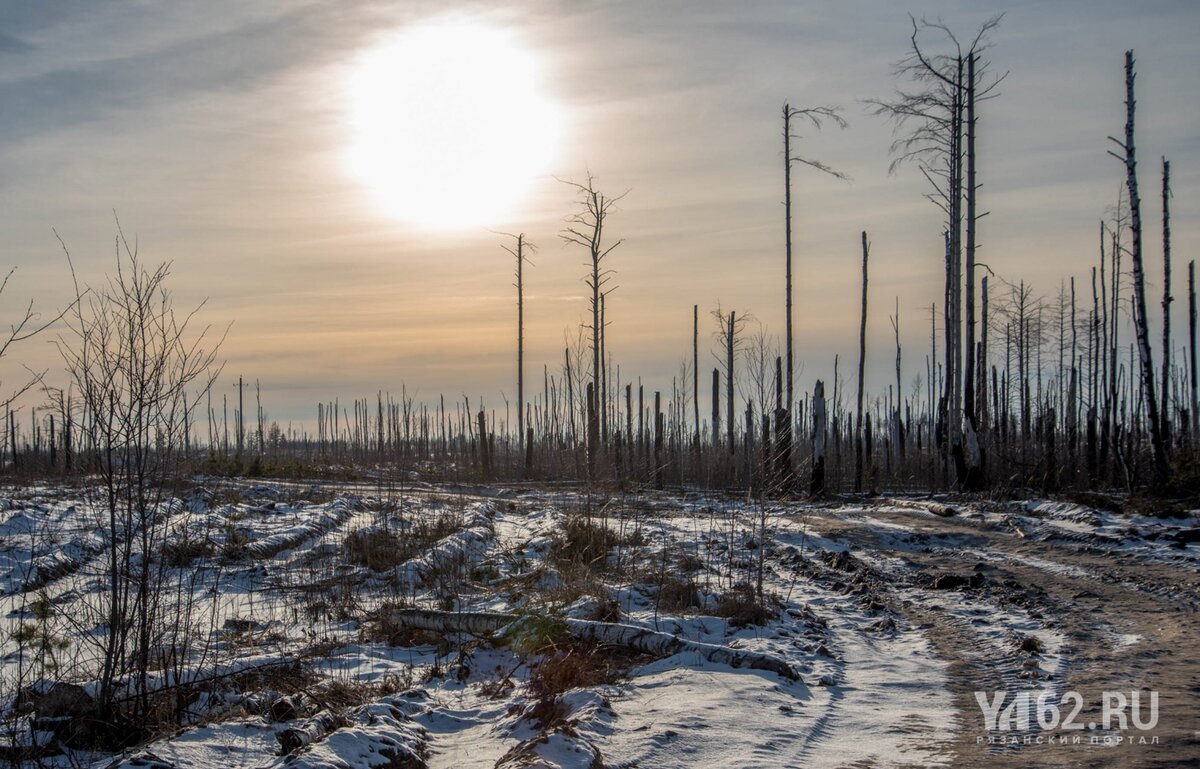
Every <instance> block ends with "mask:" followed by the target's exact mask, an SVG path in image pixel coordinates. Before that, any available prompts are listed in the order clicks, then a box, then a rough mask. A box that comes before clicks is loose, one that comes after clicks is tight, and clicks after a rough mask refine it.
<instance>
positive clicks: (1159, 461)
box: [1108, 50, 1169, 488]
mask: <svg viewBox="0 0 1200 769" xmlns="http://www.w3.org/2000/svg"><path fill="white" fill-rule="evenodd" d="M1135 78H1136V74H1135V72H1134V67H1133V51H1131V50H1130V51H1126V52H1125V138H1124V141H1121V140H1119V139H1117V138H1115V137H1112V136H1110V137H1108V138H1109V140H1111V141H1112V142H1113V143H1114V144H1116V145H1117V146H1118V147H1120V148H1121V151H1122V154H1117V153H1115V152H1113V151H1111V150H1110V151H1109V154H1110V155H1112V156H1113V157H1115V158H1117V159H1118V160H1120V161H1121V162H1122V163H1123V164H1124V165H1125V186H1126V188H1127V189H1128V190H1129V217H1130V222H1129V226H1130V247H1129V258H1130V262H1131V263H1132V267H1133V321H1134V332H1135V334H1136V336H1137V346H1138V354H1139V357H1140V359H1141V370H1142V377H1141V384H1142V394H1141V398H1142V400H1143V401H1144V403H1145V407H1146V418H1147V421H1149V423H1150V445H1151V449H1152V451H1153V453H1154V476H1153V483H1154V486H1155V487H1156V488H1162V487H1163V486H1165V485H1166V483H1167V479H1168V475H1169V467H1168V465H1167V447H1166V443H1165V441H1164V440H1163V429H1162V422H1161V421H1160V419H1159V414H1158V398H1157V397H1156V396H1155V392H1154V390H1155V382H1154V360H1153V356H1152V353H1151V350H1150V329H1149V326H1148V323H1147V320H1146V277H1145V268H1144V265H1143V255H1142V199H1141V196H1140V195H1139V193H1138V181H1137V153H1136V150H1135V147H1134V141H1133V139H1134V113H1135V109H1136V101H1135V100H1134V89H1133V82H1134V79H1135Z"/></svg>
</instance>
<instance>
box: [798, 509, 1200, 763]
mask: <svg viewBox="0 0 1200 769" xmlns="http://www.w3.org/2000/svg"><path fill="white" fill-rule="evenodd" d="M938 512H939V513H942V515H935V514H932V513H931V512H928V511H924V510H921V509H920V506H919V505H916V506H913V505H910V504H908V503H903V504H889V503H888V502H886V501H885V502H881V503H880V504H877V505H873V506H866V507H855V508H845V507H842V508H832V509H829V510H824V511H820V512H819V513H816V514H809V515H805V516H804V517H803V521H804V523H805V525H806V526H807V527H809V528H810V529H811V530H812V531H813V532H814V534H817V535H820V536H822V537H824V538H827V539H828V540H830V541H834V542H839V543H843V544H845V545H846V546H847V547H848V548H849V557H847V558H846V559H844V560H845V561H847V562H849V563H844V564H842V565H843V567H844V568H845V570H846V571H848V572H851V573H858V574H859V575H860V577H859V579H860V580H861V581H863V582H865V583H866V584H867V585H868V586H869V587H868V590H869V592H870V595H871V598H872V600H874V601H877V602H879V603H880V604H882V605H885V606H887V607H888V609H889V610H890V611H891V612H892V613H894V615H896V616H897V618H898V620H899V618H903V619H902V620H900V621H906V622H908V623H911V624H912V625H913V626H915V627H918V628H922V629H924V630H925V631H926V633H927V635H928V637H929V638H930V639H931V641H932V643H933V647H934V649H935V650H936V654H937V655H938V656H939V657H940V658H941V659H942V660H944V661H945V662H946V663H948V666H949V667H948V671H949V676H948V681H949V686H950V689H951V691H952V694H953V701H954V703H955V707H956V710H957V719H958V723H957V724H956V727H957V728H956V729H955V730H954V731H955V734H956V735H957V736H956V738H955V742H954V745H953V746H952V747H953V760H952V763H953V765H955V766H963V767H976V766H998V767H1025V766H1051V767H1060V766H1061V767H1138V766H1197V765H1200V659H1198V658H1200V611H1198V610H1200V569H1198V564H1200V555H1198V553H1197V551H1198V548H1197V546H1196V545H1195V544H1194V543H1192V544H1189V540H1194V532H1195V529H1194V526H1195V521H1194V519H1193V520H1188V519H1183V520H1170V521H1160V520H1158V519H1155V518H1148V517H1144V516H1125V515H1121V514H1119V513H1114V512H1100V511H1096V510H1093V509H1091V508H1086V507H1083V506H1077V505H1070V504H1063V503H1040V504H1039V503H1025V504H1019V505H1018V504H999V503H995V504H984V505H981V506H974V505H972V506H966V505H964V506H959V507H956V508H952V509H951V510H946V509H938ZM947 512H953V513H954V514H952V515H945V513H947ZM862 575H866V577H867V578H866V579H862ZM1022 623H1024V624H1022ZM1022 627H1024V630H1022V629H1021V628H1022ZM1026 631H1027V632H1026ZM1031 636H1032V637H1033V639H1034V640H1029V639H1030V638H1031ZM1038 639H1041V640H1038ZM1047 647H1053V648H1047ZM981 691H982V692H986V693H987V694H988V696H994V692H998V691H1008V692H1009V696H1008V697H1007V698H1006V700H1005V702H1006V703H1008V702H1011V701H1012V698H1013V696H1014V695H1015V693H1016V692H1019V691H1035V692H1036V691H1048V692H1050V693H1051V694H1050V695H1049V696H1050V700H1049V701H1050V702H1052V703H1054V704H1056V705H1059V706H1060V707H1062V708H1063V713H1062V715H1063V716H1065V715H1066V714H1067V713H1068V712H1069V711H1071V710H1074V709H1075V703H1074V702H1073V701H1066V703H1065V707H1064V705H1063V703H1064V701H1063V700H1062V696H1063V695H1064V693H1067V692H1078V693H1079V695H1080V696H1081V698H1082V708H1081V709H1080V710H1079V711H1078V713H1076V714H1075V716H1074V719H1073V723H1075V724H1078V725H1080V726H1081V727H1082V729H1079V730H1075V731H1064V730H1062V729H1061V728H1059V729H1054V730H1049V731H1040V730H1039V729H1038V726H1037V722H1036V718H1035V717H1031V720H1032V722H1033V724H1032V726H1033V728H1032V730H1031V731H1029V732H1024V731H1018V732H1015V733H1014V732H1008V733H1001V732H998V731H996V732H991V733H989V732H988V730H987V728H986V724H985V720H984V713H983V710H982V708H981V705H980V703H979V702H978V701H977V696H976V692H981ZM1103 692H1122V693H1123V694H1124V695H1125V696H1126V697H1127V698H1129V697H1131V696H1132V694H1133V693H1134V692H1138V693H1140V703H1142V706H1143V711H1142V712H1141V713H1140V714H1139V715H1140V716H1141V717H1142V718H1143V719H1145V717H1146V713H1145V710H1144V708H1145V705H1146V704H1148V702H1149V698H1150V695H1151V693H1152V692H1155V693H1157V697H1158V709H1157V713H1158V722H1157V725H1156V726H1155V727H1154V728H1153V729H1151V730H1148V731H1141V730H1138V729H1135V728H1133V727H1132V726H1130V728H1128V729H1126V730H1125V731H1117V730H1115V728H1114V729H1113V730H1109V731H1105V730H1104V729H1103V720H1102V715H1103V712H1102V697H1103ZM1114 708H1115V705H1114ZM1129 710H1130V709H1129V708H1126V711H1125V712H1126V713H1128V712H1129ZM1090 724H1096V725H1097V728H1096V729H1089V728H1088V725H1090ZM1112 725H1113V726H1114V727H1115V726H1117V725H1118V724H1117V723H1116V719H1115V718H1114V719H1113V724H1112ZM1026 737H1030V738H1031V740H1030V744H1024V743H1025V741H1026V740H1025V738H1026ZM1014 738H1015V739H1016V741H1017V743H1018V744H1016V745H1013V744H1011V743H1012V741H1013V739H1014ZM1064 738H1065V740H1066V744H1062V742H1061V740H1063V739H1064ZM1076 738H1078V744H1074V740H1075V739H1076ZM1155 738H1157V739H1155ZM1001 742H1003V743H1005V744H1003V745H1002V744H1000V743H1001Z"/></svg>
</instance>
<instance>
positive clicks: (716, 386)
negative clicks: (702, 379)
mask: <svg viewBox="0 0 1200 769" xmlns="http://www.w3.org/2000/svg"><path fill="white" fill-rule="evenodd" d="M712 442H713V451H714V452H720V450H721V371H720V369H713V373H712Z"/></svg>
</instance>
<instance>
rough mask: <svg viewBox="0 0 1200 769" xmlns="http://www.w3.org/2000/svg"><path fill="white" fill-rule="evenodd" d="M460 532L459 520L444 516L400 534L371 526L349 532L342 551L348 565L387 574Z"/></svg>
mask: <svg viewBox="0 0 1200 769" xmlns="http://www.w3.org/2000/svg"><path fill="white" fill-rule="evenodd" d="M462 528H463V519H462V516H460V515H458V514H455V513H444V514H442V515H439V516H437V517H435V518H429V519H417V520H416V521H414V522H413V524H412V525H411V526H409V527H408V528H406V529H403V530H400V529H391V528H383V527H379V526H371V527H367V528H363V529H358V530H357V531H352V532H350V533H349V534H348V535H346V541H345V547H346V552H347V555H348V556H349V558H350V562H351V563H354V564H357V565H359V566H365V567H366V568H368V569H371V570H372V571H387V570H389V569H393V568H395V567H397V566H399V565H400V564H402V563H404V562H405V561H409V560H411V559H413V558H415V557H417V556H418V555H420V554H421V553H423V552H424V551H426V550H428V549H429V548H430V547H432V546H433V545H435V544H437V542H438V541H439V540H442V539H445V538H446V537H448V536H450V535H451V534H454V533H455V532H457V531H460V530H461V529H462Z"/></svg>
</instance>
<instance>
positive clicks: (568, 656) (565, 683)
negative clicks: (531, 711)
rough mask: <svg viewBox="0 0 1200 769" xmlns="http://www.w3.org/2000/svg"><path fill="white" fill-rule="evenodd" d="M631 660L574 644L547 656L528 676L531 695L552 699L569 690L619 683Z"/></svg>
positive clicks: (606, 649)
mask: <svg viewBox="0 0 1200 769" xmlns="http://www.w3.org/2000/svg"><path fill="white" fill-rule="evenodd" d="M630 659H631V657H630V656H629V655H628V654H626V653H624V652H621V651H619V650H615V649H612V648H609V647H603V646H596V645H590V644H588V645H584V644H578V645H573V646H570V647H567V648H564V649H558V650H556V651H553V652H550V653H549V654H547V655H546V656H545V657H544V658H543V659H542V661H541V662H540V663H539V664H538V665H537V667H535V668H534V669H533V670H532V671H531V672H530V674H529V683H528V684H527V685H528V687H529V692H530V694H533V695H534V696H536V697H541V698H553V697H557V696H558V695H560V694H563V693H565V692H569V691H571V690H572V689H588V688H592V687H595V686H600V685H603V684H611V683H615V682H616V681H618V680H620V679H621V678H622V677H624V676H625V675H626V674H627V673H628V672H629V666H630Z"/></svg>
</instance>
